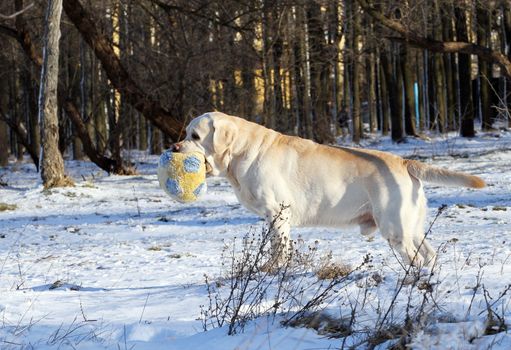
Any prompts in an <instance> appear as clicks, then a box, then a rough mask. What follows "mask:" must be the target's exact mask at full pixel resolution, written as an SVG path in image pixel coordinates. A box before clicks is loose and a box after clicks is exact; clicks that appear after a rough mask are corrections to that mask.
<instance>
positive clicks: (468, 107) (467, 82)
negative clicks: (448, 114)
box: [454, 6, 475, 137]
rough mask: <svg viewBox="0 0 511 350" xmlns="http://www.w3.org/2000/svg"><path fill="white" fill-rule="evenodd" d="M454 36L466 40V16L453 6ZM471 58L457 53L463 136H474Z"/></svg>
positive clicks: (461, 130) (461, 132)
mask: <svg viewBox="0 0 511 350" xmlns="http://www.w3.org/2000/svg"><path fill="white" fill-rule="evenodd" d="M454 17H455V25H456V37H457V39H458V40H460V41H468V29H467V16H466V13H465V9H463V8H461V7H458V6H457V7H455V8H454ZM471 76H472V59H471V57H470V55H468V54H464V53H458V79H459V85H460V88H459V94H460V118H461V125H460V134H461V136H463V137H474V136H475V129H474V114H475V113H474V103H473V101H472V78H471Z"/></svg>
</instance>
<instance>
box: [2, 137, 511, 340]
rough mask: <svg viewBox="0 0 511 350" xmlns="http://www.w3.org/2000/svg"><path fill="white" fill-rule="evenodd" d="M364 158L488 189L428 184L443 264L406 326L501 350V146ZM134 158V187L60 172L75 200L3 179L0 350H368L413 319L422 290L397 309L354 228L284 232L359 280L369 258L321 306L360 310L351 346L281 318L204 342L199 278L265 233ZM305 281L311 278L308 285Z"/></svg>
mask: <svg viewBox="0 0 511 350" xmlns="http://www.w3.org/2000/svg"><path fill="white" fill-rule="evenodd" d="M366 147H370V148H378V149H382V150H388V151H391V152H394V153H398V154H401V155H403V156H406V157H415V158H420V159H421V160H423V161H425V162H428V163H432V164H435V165H439V166H444V167H448V168H450V169H453V170H462V171H466V172H468V173H471V174H474V175H479V176H481V177H483V178H484V179H485V180H486V181H487V183H488V187H487V188H485V189H482V190H471V189H463V188H447V187H436V186H428V185H426V192H427V196H428V198H429V207H430V210H429V215H428V222H429V223H430V222H431V221H432V220H433V219H434V217H435V215H436V212H437V208H438V207H440V206H441V205H442V204H446V205H447V208H446V209H445V211H444V212H443V213H442V214H441V215H440V216H439V217H438V219H437V221H436V222H435V224H434V225H433V228H432V231H431V233H430V236H429V239H430V241H431V243H432V245H433V246H434V247H435V248H440V253H439V263H438V268H437V271H436V272H435V274H434V276H433V277H432V279H431V281H430V282H431V283H430V284H431V288H432V289H431V290H430V291H429V294H428V295H427V298H428V299H427V301H428V303H427V307H426V308H425V309H426V310H427V312H425V313H426V314H427V315H426V316H427V318H428V320H426V321H425V326H424V327H421V329H417V328H415V331H413V335H412V337H411V343H412V345H413V346H414V347H415V348H418V349H429V348H437V349H446V348H451V349H479V348H490V347H492V348H495V349H510V348H511V334H509V331H508V332H505V331H503V332H498V333H497V334H494V335H484V333H485V329H486V328H487V326H488V314H489V311H488V307H487V306H488V305H490V307H491V309H492V310H493V311H492V312H491V313H493V318H492V320H493V321H492V325H493V324H495V325H498V324H499V320H500V319H499V317H502V318H503V319H504V323H505V325H506V326H507V327H509V326H511V291H508V292H507V294H505V295H501V294H502V293H504V291H505V290H506V288H507V286H508V285H510V284H511V169H510V168H511V134H509V133H503V132H502V133H493V134H486V135H480V136H478V137H477V138H475V139H473V140H465V139H461V138H457V137H452V136H451V137H449V138H445V139H438V138H437V139H434V140H432V141H428V142H426V141H421V140H411V141H410V142H408V143H406V144H400V145H394V144H392V143H391V142H390V141H389V140H387V139H383V140H373V141H370V142H367V144H366ZM135 159H136V160H137V165H138V170H139V173H140V175H138V176H130V177H126V176H108V175H107V174H105V173H103V172H101V171H99V170H98V168H96V167H95V166H94V165H93V164H91V163H88V162H75V161H67V162H66V169H67V172H68V173H69V174H70V175H71V176H72V177H73V178H74V179H75V181H76V186H75V187H72V188H61V189H53V190H51V191H43V190H42V186H41V183H40V180H39V177H38V174H37V173H36V172H35V168H34V166H33V165H31V164H29V163H23V164H18V163H11V165H9V166H8V167H7V168H4V169H0V180H1V181H0V183H2V182H3V183H4V185H2V186H0V203H7V204H14V205H16V208H15V209H14V210H6V211H0V349H31V348H34V349H46V348H49V349H57V348H61V349H66V348H77V349H132V348H133V349H235V348H236V349H331V348H341V347H343V346H348V345H357V344H359V345H360V344H362V345H360V346H362V347H364V346H365V345H364V339H367V337H368V336H370V335H371V331H374V329H375V327H376V326H377V325H378V322H379V321H381V317H382V315H384V314H385V313H386V310H389V308H390V305H391V304H392V300H393V299H394V298H395V300H396V301H395V307H394V308H393V309H392V310H391V312H389V315H388V316H387V320H389V319H390V320H391V321H392V322H394V323H396V324H400V323H402V322H403V319H404V315H405V312H406V308H407V305H408V308H409V309H410V308H411V309H415V310H417V309H419V307H420V305H419V304H420V303H421V302H422V300H423V295H424V294H425V293H426V291H425V290H427V289H428V288H426V289H423V290H419V289H417V288H416V286H415V287H414V286H413V285H412V286H410V285H404V287H403V288H402V290H401V291H400V292H399V294H398V295H397V297H395V296H396V294H397V290H398V288H399V286H400V281H401V279H402V278H403V276H404V270H403V268H402V267H401V266H400V264H399V262H398V260H397V259H396V257H395V256H394V255H393V254H392V252H391V250H390V248H389V246H388V245H387V243H386V242H385V241H384V240H383V239H382V238H381V237H380V236H379V235H377V236H376V238H375V239H374V240H373V241H371V242H368V241H366V240H365V239H363V238H362V236H360V234H359V233H358V231H357V229H331V228H304V229H293V231H292V234H293V238H297V237H299V236H300V237H301V238H302V239H303V241H304V243H303V245H302V247H307V246H317V247H318V252H317V254H318V255H319V256H322V255H327V254H328V252H330V251H331V252H332V255H333V259H334V261H337V262H342V263H343V264H345V265H350V266H353V267H354V266H358V265H359V264H361V262H362V261H363V259H364V256H365V255H366V254H367V253H370V254H371V256H372V262H371V264H370V265H365V266H363V267H362V269H361V270H362V271H361V272H360V273H359V274H358V277H353V280H349V279H348V283H346V284H343V285H342V286H341V287H340V288H339V289H338V290H336V292H335V294H334V295H333V296H332V298H331V299H330V300H329V304H328V305H325V307H326V311H327V312H328V314H330V315H333V316H338V317H341V318H343V317H346V316H350V314H351V311H352V309H353V306H354V305H355V306H356V305H358V307H357V312H356V318H355V322H354V325H353V329H354V333H353V334H352V335H350V336H349V337H347V338H345V339H339V338H330V337H328V336H325V335H321V334H318V333H317V332H316V331H314V330H311V329H307V328H292V327H283V326H282V325H281V324H280V322H279V320H280V319H281V316H279V315H278V316H277V317H264V316H262V317H259V318H258V319H256V320H255V321H253V322H250V323H249V324H247V326H246V327H245V330H244V332H243V333H239V334H236V335H234V336H227V335H226V333H227V329H226V327H222V328H215V329H210V330H209V331H207V332H204V331H203V325H202V322H201V321H200V320H199V319H200V317H201V308H200V306H201V305H207V304H208V302H209V299H208V290H207V287H206V284H205V278H204V275H208V276H209V280H210V281H211V280H215V279H216V278H219V277H220V276H225V274H226V271H225V270H226V267H225V266H223V265H222V262H223V260H222V258H221V256H222V251H224V250H225V247H226V245H227V246H229V245H232V244H233V240H234V237H238V238H240V237H243V236H244V235H245V234H247V232H250V231H254V230H255V231H260V230H261V227H262V225H263V223H262V221H261V220H260V219H259V218H257V217H256V216H254V215H253V214H252V213H250V212H248V211H247V210H246V209H244V208H243V207H242V206H240V204H239V203H238V202H237V200H236V197H235V196H234V193H233V191H232V190H231V188H230V187H229V185H228V184H227V183H226V182H225V181H224V180H221V179H218V178H210V179H208V185H209V189H208V193H207V194H206V195H205V196H204V197H203V198H202V199H201V200H200V201H198V202H195V203H193V204H188V205H184V204H179V203H176V202H174V201H172V200H171V199H170V198H169V197H167V196H166V195H165V193H164V192H163V191H162V190H161V189H160V188H159V187H158V183H157V179H156V175H155V172H156V163H157V157H155V156H145V155H141V154H138V155H137V156H136V157H135ZM375 274H378V276H380V277H381V278H378V282H377V283H376V282H374V281H373V282H374V283H370V278H368V277H367V276H374V275H375ZM361 276H362V277H361ZM364 276H365V277H364ZM478 276H479V277H478ZM306 278H307V280H308V281H309V280H310V281H312V282H313V281H314V279H315V278H316V277H315V275H314V274H313V273H312V272H311V273H310V274H309V275H308V276H307V277H306ZM302 281H303V280H302ZM312 282H311V283H312ZM351 282H352V283H351ZM413 288H415V290H413ZM361 291H364V292H361ZM485 291H486V292H485ZM364 293H365V294H364ZM485 294H486V298H485ZM409 298H410V299H409ZM362 301H363V303H362ZM428 308H429V309H428ZM428 310H429V311H428ZM387 323H388V322H387ZM506 326H504V327H503V328H506ZM503 328H502V329H503ZM412 329H414V328H412ZM502 329H501V330H502ZM373 333H374V332H373ZM490 333H492V332H490ZM364 337H365V338H364ZM392 344H393V342H392V341H387V342H383V343H381V344H380V345H379V347H380V348H386V347H388V346H390V345H392Z"/></svg>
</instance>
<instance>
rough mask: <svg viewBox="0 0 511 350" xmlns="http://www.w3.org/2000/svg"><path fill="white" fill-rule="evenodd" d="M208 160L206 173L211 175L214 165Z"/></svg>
mask: <svg viewBox="0 0 511 350" xmlns="http://www.w3.org/2000/svg"><path fill="white" fill-rule="evenodd" d="M205 162H206V175H209V174H211V173H212V172H213V167H212V166H211V164H209V162H208V161H207V160H205Z"/></svg>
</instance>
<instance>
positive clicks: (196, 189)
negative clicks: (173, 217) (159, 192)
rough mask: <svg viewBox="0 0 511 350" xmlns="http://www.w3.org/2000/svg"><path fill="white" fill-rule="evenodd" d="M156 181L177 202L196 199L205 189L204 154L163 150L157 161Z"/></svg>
mask: <svg viewBox="0 0 511 350" xmlns="http://www.w3.org/2000/svg"><path fill="white" fill-rule="evenodd" d="M158 181H159V182H160V187H161V188H162V189H163V190H164V191H165V192H166V193H167V194H168V195H169V196H171V197H172V198H174V199H175V200H177V201H178V202H181V203H189V202H193V201H196V200H197V199H198V198H199V197H200V196H201V195H202V194H204V193H206V190H207V184H206V162H205V159H204V155H203V154H202V153H199V152H190V153H180V152H172V151H170V150H167V151H165V152H163V154H162V155H161V156H160V161H159V163H158Z"/></svg>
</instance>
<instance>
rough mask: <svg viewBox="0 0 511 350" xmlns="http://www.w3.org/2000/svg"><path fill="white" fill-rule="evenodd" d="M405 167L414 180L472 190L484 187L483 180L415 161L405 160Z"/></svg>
mask: <svg viewBox="0 0 511 350" xmlns="http://www.w3.org/2000/svg"><path fill="white" fill-rule="evenodd" d="M405 165H406V167H407V169H408V173H410V175H412V176H415V177H416V178H418V179H421V180H423V181H425V182H432V183H436V184H440V185H447V186H463V187H472V188H483V187H485V186H486V183H485V182H484V180H483V179H481V178H480V177H478V176H473V175H468V174H464V173H459V172H456V171H451V170H447V169H442V168H437V167H434V166H431V165H428V164H424V163H421V162H418V161H416V160H409V159H406V160H405Z"/></svg>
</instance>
